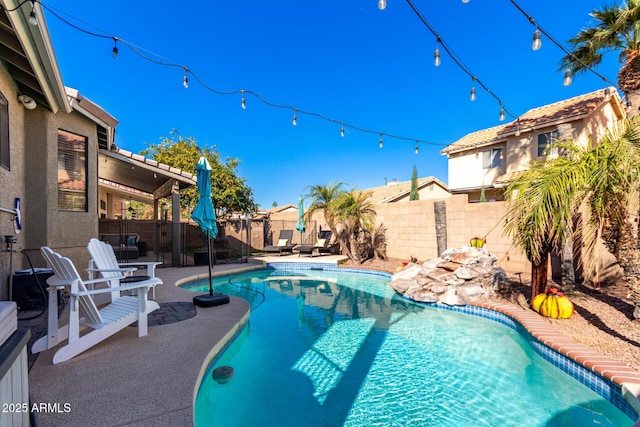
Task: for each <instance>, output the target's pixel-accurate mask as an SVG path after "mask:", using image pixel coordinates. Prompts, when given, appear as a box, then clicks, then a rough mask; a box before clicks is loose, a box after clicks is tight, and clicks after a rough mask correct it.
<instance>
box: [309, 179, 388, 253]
mask: <svg viewBox="0 0 640 427" xmlns="http://www.w3.org/2000/svg"><path fill="white" fill-rule="evenodd" d="M344 185H345V183H344V182H340V181H336V182H333V183H331V184H329V185H310V186H308V187H307V193H306V194H305V198H310V199H311V205H310V206H309V208H308V209H307V211H306V212H305V215H306V217H307V220H309V219H311V216H312V215H313V213H314V212H316V211H317V210H319V209H322V210H323V212H324V218H325V221H326V223H327V225H328V226H329V228H330V229H331V232H332V233H333V235H334V236H335V237H336V240H337V241H338V242H339V244H340V247H341V248H342V250H343V251H344V252H345V254H346V255H347V256H348V257H349V259H351V260H352V261H354V262H358V263H362V261H364V260H366V259H367V258H368V257H369V256H370V254H375V255H376V256H377V257H384V256H385V250H386V240H385V238H384V230H385V229H384V227H378V229H375V228H374V222H375V217H376V211H375V209H374V207H373V203H372V202H371V193H369V192H361V191H357V190H355V189H352V190H350V191H346V190H344Z"/></svg>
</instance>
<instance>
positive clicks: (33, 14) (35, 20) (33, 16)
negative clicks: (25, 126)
mask: <svg viewBox="0 0 640 427" xmlns="http://www.w3.org/2000/svg"><path fill="white" fill-rule="evenodd" d="M22 4H24V2H23V3H22ZM22 4H21V5H22ZM35 6H36V2H35V0H31V12H30V13H29V24H31V25H33V26H34V27H37V26H38V18H37V17H36V11H35V10H33V8H34V7H35Z"/></svg>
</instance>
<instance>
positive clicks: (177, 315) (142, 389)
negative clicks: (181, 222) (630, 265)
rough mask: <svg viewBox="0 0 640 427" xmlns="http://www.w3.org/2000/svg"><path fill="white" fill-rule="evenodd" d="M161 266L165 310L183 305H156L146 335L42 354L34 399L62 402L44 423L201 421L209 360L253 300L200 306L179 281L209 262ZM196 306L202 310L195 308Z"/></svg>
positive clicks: (131, 332)
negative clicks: (199, 392)
mask: <svg viewBox="0 0 640 427" xmlns="http://www.w3.org/2000/svg"><path fill="white" fill-rule="evenodd" d="M340 258H342V257H337V256H322V257H313V258H310V257H300V258H299V257H298V256H296V255H293V256H283V257H278V256H276V257H257V258H254V259H250V260H249V262H248V263H245V264H218V265H215V266H214V273H215V274H224V273H229V272H234V271H242V270H246V269H255V268H260V267H262V266H263V265H264V263H266V262H270V261H272V262H323V263H327V262H337V261H338V259H340ZM157 273H158V276H159V277H161V278H162V280H163V282H164V284H163V285H161V286H158V287H157V288H156V300H157V301H158V302H159V303H160V305H161V310H163V308H164V307H165V306H167V307H173V308H176V309H175V310H173V312H171V311H170V312H169V313H168V314H166V317H162V316H160V317H156V318H153V317H152V316H153V313H152V315H150V317H149V325H150V327H149V333H148V335H147V336H144V337H141V338H138V337H137V329H136V328H134V327H128V328H125V330H123V331H121V332H119V333H117V334H115V335H113V336H112V337H110V338H108V339H107V340H105V341H103V342H102V343H100V344H98V345H96V346H94V347H93V348H91V349H89V350H87V351H85V352H84V353H82V354H80V355H78V356H76V357H75V358H73V359H71V360H69V361H67V362H63V363H60V364H58V365H53V364H52V359H53V354H54V352H55V349H52V350H48V351H45V352H42V353H40V354H39V355H38V356H37V359H35V362H34V363H33V366H32V367H31V369H30V371H29V388H30V395H31V405H32V406H33V404H41V403H44V404H50V405H49V406H51V404H53V407H58V408H59V409H60V410H59V411H54V412H42V413H37V414H35V421H36V423H37V425H38V426H61V425H64V426H87V425H94V426H125V425H136V426H186V425H192V424H193V399H194V391H195V386H196V384H197V383H198V382H199V378H200V376H201V375H203V374H204V370H205V369H206V366H207V364H208V362H209V361H210V360H211V359H212V358H213V357H214V356H215V354H216V353H217V352H218V351H219V349H220V348H221V347H222V346H224V344H226V343H227V342H228V340H229V339H230V338H231V337H233V335H234V334H235V332H236V331H237V330H238V328H240V327H242V325H244V323H245V322H246V321H247V320H248V316H249V311H250V310H249V304H248V303H247V302H246V301H245V300H243V299H239V298H235V297H231V300H230V302H229V304H226V305H221V306H217V307H212V308H199V307H198V308H195V307H193V306H192V304H191V302H192V298H193V296H194V295H196V294H194V293H193V292H190V291H187V290H183V289H180V288H178V287H177V286H176V283H178V284H180V283H181V282H183V281H184V279H185V278H196V277H200V278H206V277H208V269H207V267H206V266H196V267H181V268H166V269H165V268H162V269H158V270H157ZM180 303H183V304H180ZM194 309H195V315H193V313H191V314H189V312H188V311H194ZM67 311H68V310H67ZM191 315H193V317H189V316H191ZM38 324H39V325H38ZM42 324H45V325H46V313H45V314H43V315H42V316H41V317H40V318H38V319H35V320H32V321H29V322H28V323H27V322H21V323H20V327H30V328H31V329H32V333H33V334H34V335H36V334H41V333H42V331H43V329H42ZM37 326H39V327H40V329H39V330H38V328H37ZM32 341H33V340H32ZM56 404H57V405H56ZM65 404H68V405H66V406H65ZM65 408H68V410H65Z"/></svg>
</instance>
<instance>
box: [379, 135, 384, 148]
mask: <svg viewBox="0 0 640 427" xmlns="http://www.w3.org/2000/svg"><path fill="white" fill-rule="evenodd" d="M383 145H384V144H383V143H382V134H380V142H378V147H380V148H382V147H383Z"/></svg>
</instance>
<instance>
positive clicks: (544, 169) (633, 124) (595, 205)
mask: <svg viewBox="0 0 640 427" xmlns="http://www.w3.org/2000/svg"><path fill="white" fill-rule="evenodd" d="M556 146H557V147H558V148H559V149H560V150H561V151H562V152H563V153H564V154H563V156H562V157H558V158H555V159H550V160H547V161H541V160H536V161H534V162H532V163H531V164H530V168H529V169H528V170H527V171H524V172H523V173H522V174H521V175H520V176H519V177H518V178H516V179H515V180H514V181H513V182H512V183H511V184H510V185H509V186H508V187H507V191H506V195H507V197H508V198H509V201H510V206H509V208H508V210H507V214H506V215H505V221H506V222H505V232H507V234H509V235H511V236H512V238H513V239H514V242H515V243H516V245H518V246H519V247H520V248H521V249H522V250H523V251H524V252H525V254H526V255H527V257H528V258H529V260H530V261H531V264H532V269H531V272H532V284H531V293H532V297H533V296H535V295H537V294H538V293H540V292H543V291H544V290H545V286H546V278H547V271H546V266H547V260H548V256H549V253H550V251H551V250H552V249H560V248H562V245H563V244H564V243H565V242H567V241H568V240H569V239H570V237H571V233H572V232H573V229H574V227H573V224H574V219H575V218H576V216H577V214H578V213H579V212H584V213H585V214H586V216H587V218H588V219H587V220H586V221H584V222H583V223H582V224H581V230H580V231H582V232H583V235H582V242H583V244H584V246H585V249H586V256H584V257H583V259H584V261H583V263H584V267H585V270H587V271H588V272H591V273H592V274H595V277H596V280H597V274H598V270H597V269H598V256H597V242H598V241H600V239H603V240H604V242H605V245H606V246H607V248H608V249H609V251H611V253H612V254H614V255H615V256H616V258H617V260H618V261H619V263H620V265H621V267H622V268H623V271H624V273H625V279H626V280H627V283H628V284H629V286H630V288H631V291H632V295H634V299H635V303H636V310H635V312H634V315H635V316H636V317H640V291H639V288H638V279H639V278H640V269H639V268H638V263H637V260H638V249H637V236H634V234H633V232H632V230H633V227H632V226H631V225H632V224H631V221H630V220H629V213H630V212H631V208H632V207H635V206H637V202H638V201H637V196H638V193H637V191H634V190H635V189H637V188H638V186H639V185H640V177H639V171H638V166H639V165H640V116H639V117H638V118H633V119H630V120H626V121H621V122H620V123H619V124H618V125H617V126H615V127H614V128H613V129H612V130H611V131H609V132H608V133H607V134H606V135H605V136H604V137H603V138H602V139H601V140H600V143H599V145H598V146H596V147H585V148H581V147H577V146H575V145H574V144H573V143H572V142H571V141H565V142H561V143H557V144H556ZM636 209H637V208H636Z"/></svg>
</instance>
